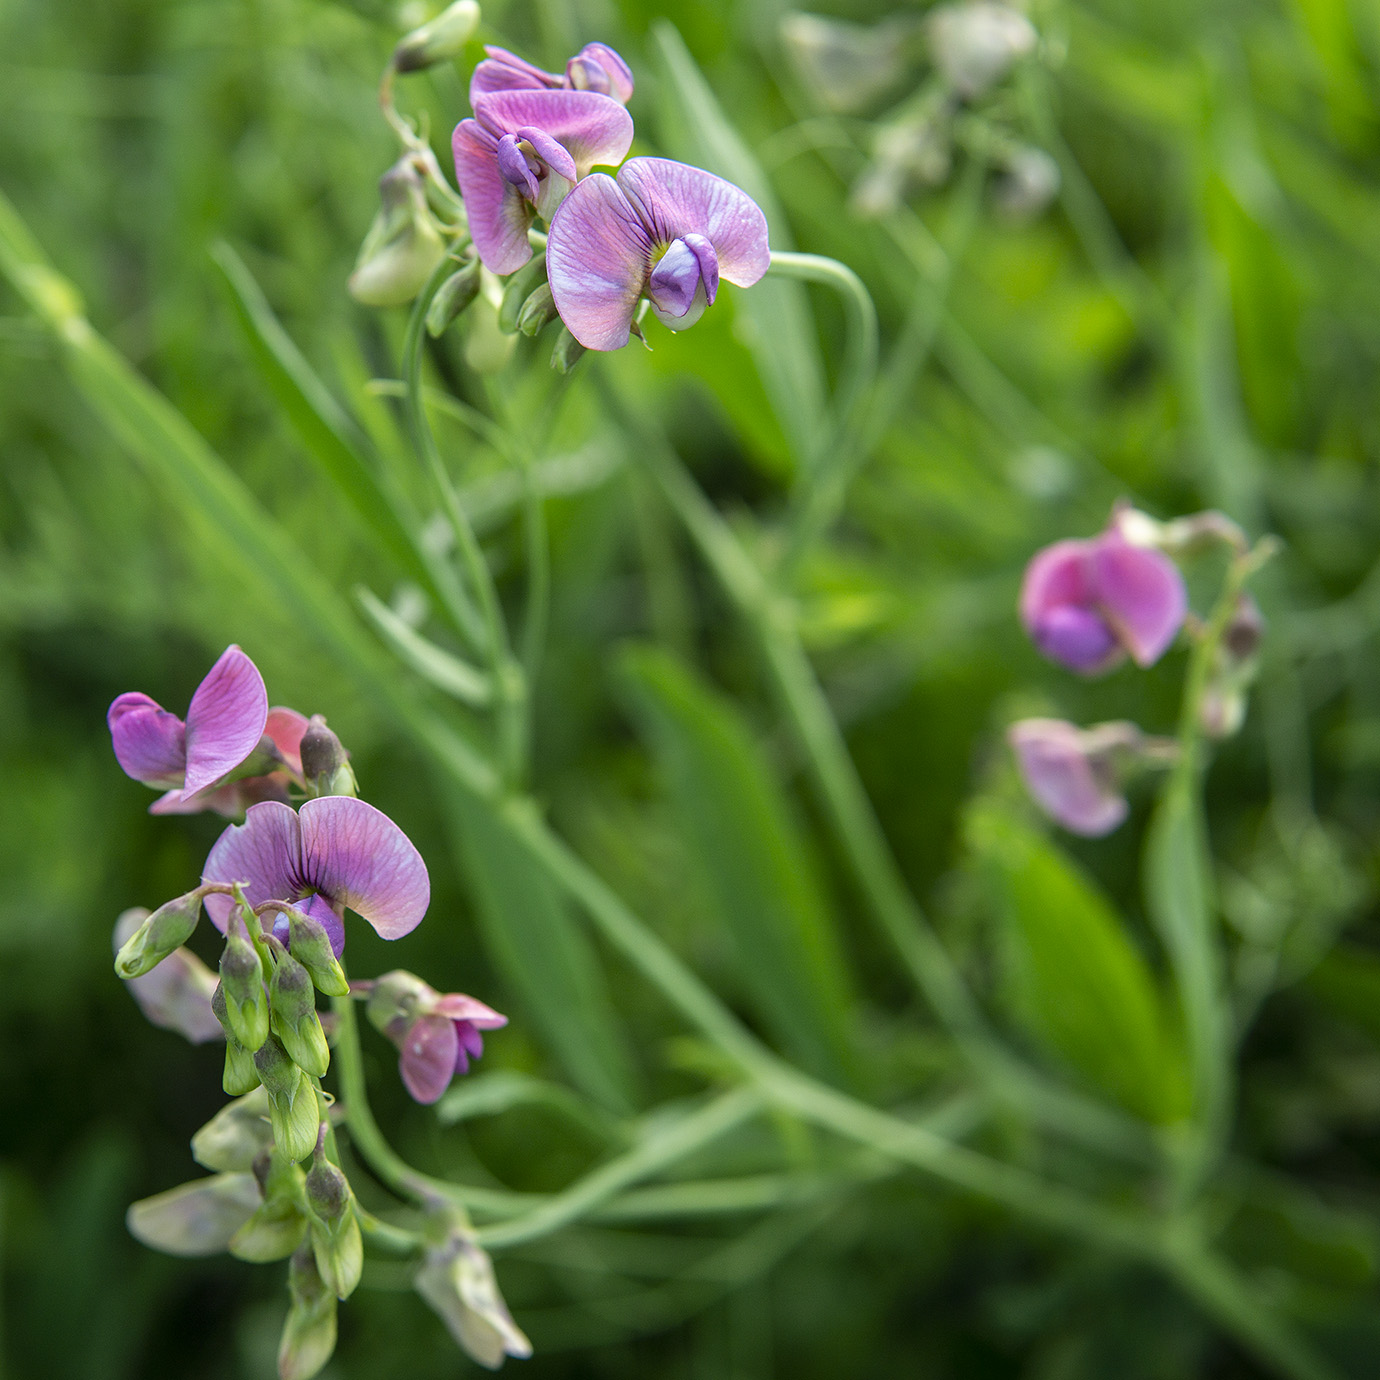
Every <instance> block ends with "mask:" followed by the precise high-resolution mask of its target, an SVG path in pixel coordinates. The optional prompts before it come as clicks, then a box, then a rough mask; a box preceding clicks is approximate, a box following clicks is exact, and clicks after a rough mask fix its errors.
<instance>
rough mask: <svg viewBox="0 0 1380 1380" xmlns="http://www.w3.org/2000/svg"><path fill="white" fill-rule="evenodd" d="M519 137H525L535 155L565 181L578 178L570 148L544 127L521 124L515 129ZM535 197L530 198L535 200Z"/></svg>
mask: <svg viewBox="0 0 1380 1380" xmlns="http://www.w3.org/2000/svg"><path fill="white" fill-rule="evenodd" d="M517 137H518V138H519V139H526V140H527V142H528V143H529V144H531V146H532V147H533V148H534V149H535V150H536V154H537V157H538V158H540V159H541V161H542V162H543V163H545V164H546V166H547V167H548V168H550V169H551V171H552V172H554V173H559V174H560V175H561V176H562V177H563V178H565V180H566V181H567V182H576V181H578V180H579V176H580V175H579V173H578V172H577V171H576V169H575V160H574V158H572V157H571V155H570V150H569V149H568V148H566V146H565V145H564V144H562V143H561V142H560V140H558V139H556V138H555V137H553V136H552V135H550V134H548V133H547V132H546V131H545V130H544V129H538V128H537V126H536V125H523V126H522V127H521V128H520V129H519V130H518V131H517ZM536 199H537V198H536V197H535V196H534V197H533V198H532V200H533V201H535V200H536Z"/></svg>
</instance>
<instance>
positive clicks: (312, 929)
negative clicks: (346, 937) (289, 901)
mask: <svg viewBox="0 0 1380 1380" xmlns="http://www.w3.org/2000/svg"><path fill="white" fill-rule="evenodd" d="M287 916H288V948H289V949H290V950H291V952H292V956H293V958H295V959H296V960H297V961H298V962H299V963H300V964H301V965H302V966H303V967H304V968H305V969H306V970H307V972H308V973H310V974H311V980H312V981H313V982H314V983H315V984H316V986H317V990H318V991H321V992H324V993H325V995H326V996H328V997H344V996H348V995H349V992H350V981H349V979H348V978H347V977H346V976H345V969H344V968H342V967H341V966H340V960H339V959H338V958H336V956H335V950H334V949H333V948H332V947H331V937H330V935H328V934H327V933H326V927H325V926H324V925H323V924H321V922H320V921H319V920H313V919H312V918H311V916H310V915H304V914H303V913H302V912H301V911H300V910H290V911H288V913H287Z"/></svg>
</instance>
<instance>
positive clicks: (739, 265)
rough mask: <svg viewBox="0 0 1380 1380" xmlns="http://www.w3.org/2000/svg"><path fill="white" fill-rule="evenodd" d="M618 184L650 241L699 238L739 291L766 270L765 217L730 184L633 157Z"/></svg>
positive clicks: (694, 171)
mask: <svg viewBox="0 0 1380 1380" xmlns="http://www.w3.org/2000/svg"><path fill="white" fill-rule="evenodd" d="M618 185H619V187H620V188H622V190H623V192H624V194H625V195H626V196H627V198H628V200H629V201H630V202H631V203H632V206H633V209H634V210H635V211H636V213H637V215H638V217H639V218H640V219H641V221H642V224H643V225H644V226H645V227H646V231H647V234H648V235H649V236H650V237H651V239H652V241H653V243H655V244H659V245H663V246H664V245H669V244H670V243H671V241H672V240H678V239H684V238H685V237H686V236H687V235H703V236H704V237H705V239H707V240H708V241H709V243H710V244H712V245H713V246H714V253H715V255H716V256H717V257H718V270H719V273H720V274H721V275H722V276H723V277H725V278H727V279H728V281H729V282H730V283H736V284H737V285H738V286H739V287H751V286H752V285H753V283H755V282H757V280H758V279H759V278H761V276H762V275H763V274H764V273H765V272H766V271H767V267H768V265H769V264H770V263H771V250H770V248H769V247H768V245H767V218H766V216H764V215H763V214H762V210H761V208H760V207H759V206H758V205H757V203H756V202H755V201H754V200H753V199H752V198H751V197H750V196H748V194H747V193H746V192H744V191H742V190H741V189H740V188H738V187H735V186H734V185H733V184H732V183H731V182H725V181H724V180H723V178H721V177H715V176H714V174H713V173H707V172H705V171H704V170H703V169H701V168H691V167H687V166H686V164H684V163H674V162H672V161H671V160H670V159H667V158H633V159H630V160H629V161H628V162H627V163H624V164H623V166H622V167H621V168H619V170H618Z"/></svg>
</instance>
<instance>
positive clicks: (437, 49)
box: [393, 0, 479, 72]
mask: <svg viewBox="0 0 1380 1380" xmlns="http://www.w3.org/2000/svg"><path fill="white" fill-rule="evenodd" d="M478 27H479V6H478V4H477V3H476V0H455V4H453V5H450V6H449V7H447V8H446V9H444V10H442V11H441V13H440V14H438V15H437V16H436V18H435V19H432V20H430V21H429V22H428V23H426V24H423V25H422V26H421V28H419V29H413V30H412V32H411V33H410V34H407V35H405V36H404V37H403V38H402V39H401V40H400V41H399V43H398V46H397V47H396V48H394V49H393V70H394V71H396V72H420V71H422V70H423V68H426V67H432V66H435V64H436V63H438V62H448V61H450V60H451V59H452V58H457V57H459V56H460V54H461V53H462V52H463V51H464V48H465V44H466V43H468V42H469V41H470V39H471V38H472V37H473V36H474V31H475V30H476V29H477V28H478Z"/></svg>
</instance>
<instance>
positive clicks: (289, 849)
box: [202, 795, 431, 956]
mask: <svg viewBox="0 0 1380 1380" xmlns="http://www.w3.org/2000/svg"><path fill="white" fill-rule="evenodd" d="M202 880H203V881H206V882H243V883H244V884H245V886H244V895H245V899H246V900H247V901H248V902H249V904H250V905H252V906H258V905H262V904H263V903H264V902H265V901H282V902H284V903H286V904H288V905H291V906H293V907H295V908H296V909H297V910H300V911H302V912H303V913H304V914H305V915H307V916H309V917H310V918H311V919H313V920H315V921H316V922H317V923H318V924H319V925H321V926H322V927H323V928H324V929H325V931H326V933H327V934H328V935H330V938H331V946H332V948H333V949H334V950H335V953H336V954H337V956H338V955H339V954H340V951H341V949H342V948H343V947H344V945H345V928H344V925H343V923H342V916H343V914H344V912H345V910H346V908H347V907H348V908H349V909H350V910H353V911H356V912H358V913H359V914H360V915H362V916H363V917H364V918H365V919H366V920H367V921H368V922H369V923H370V924H371V925H372V926H373V927H374V928H375V929H376V930H377V931H378V932H379V934H381V935H382V936H383V937H384V938H385V939H399V938H401V937H402V936H403V935H405V934H407V933H408V932H409V931H410V930H412V929H413V928H415V927H416V925H417V924H418V923H419V922H420V920H421V918H422V916H423V915H425V914H426V908H427V904H428V902H429V901H430V899H431V883H430V880H429V878H428V877H427V870H426V864H425V863H424V862H423V861H422V858H421V855H420V854H419V853H418V852H417V850H416V849H415V848H414V847H413V846H412V844H411V842H410V841H409V840H408V837H407V835H406V834H404V833H403V831H402V830H401V829H399V828H398V826H397V825H396V824H394V823H393V821H392V820H391V819H389V818H388V816H387V815H385V814H384V813H383V812H382V811H381V810H376V809H375V808H374V807H373V806H372V805H369V804H367V803H366V802H365V801H363V800H356V799H355V798H354V797H352V796H343V795H332V796H323V797H322V798H321V799H319V800H308V801H307V802H306V804H304V805H303V806H302V809H301V811H300V813H299V812H297V811H294V810H293V809H292V808H291V807H290V806H287V805H281V804H279V803H278V802H277V801H272V800H270V801H265V802H264V803H263V804H262V805H254V806H251V807H250V809H249V812H248V814H247V815H246V816H245V821H244V823H243V824H232V825H231V826H230V827H229V828H228V829H227V830H226V831H225V832H224V833H223V834H222V835H221V836H220V838H219V839H218V840H217V841H216V843H215V846H214V847H213V848H212V849H211V852H210V855H209V856H208V857H207V859H206V868H205V872H204V873H203V876H202ZM233 906H234V902H233V900H232V899H231V898H230V897H228V896H219V895H213V896H208V897H207V898H206V910H207V913H208V914H209V915H210V917H211V919H212V920H213V921H214V922H215V924H216V926H217V927H218V928H219V929H220V930H222V931H224V930H225V928H226V924H227V921H228V919H229V916H230V912H231V910H232V908H233ZM272 929H273V933H274V935H275V937H276V938H278V939H279V940H280V941H281V942H282V943H284V944H287V943H288V942H289V937H290V927H289V922H288V917H287V916H286V915H284V914H283V913H282V912H279V913H278V914H277V915H276V917H274V921H273V925H272Z"/></svg>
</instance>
